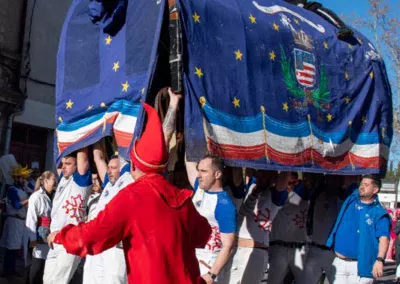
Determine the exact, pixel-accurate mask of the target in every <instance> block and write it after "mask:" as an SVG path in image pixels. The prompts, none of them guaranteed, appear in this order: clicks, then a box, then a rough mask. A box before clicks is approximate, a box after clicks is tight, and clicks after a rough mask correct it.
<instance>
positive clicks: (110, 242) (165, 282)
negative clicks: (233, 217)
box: [48, 104, 211, 284]
mask: <svg viewBox="0 0 400 284" xmlns="http://www.w3.org/2000/svg"><path fill="white" fill-rule="evenodd" d="M144 108H145V110H146V112H147V115H148V121H147V126H146V129H145V131H144V132H143V135H142V137H141V138H140V140H138V141H135V143H134V146H133V147H132V150H131V153H130V156H131V161H132V166H131V175H132V177H133V178H134V180H135V182H134V183H132V184H130V185H129V186H127V187H125V188H124V189H122V190H121V191H120V192H119V193H118V195H117V196H115V197H114V199H112V200H111V202H110V203H108V204H107V205H106V207H105V209H104V210H103V211H101V212H100V213H99V214H98V216H97V217H96V218H95V219H94V220H92V221H90V222H88V223H81V224H79V225H77V226H75V225H68V226H66V227H64V228H63V229H62V230H61V231H59V232H54V233H52V234H51V235H50V236H49V238H48V241H49V245H50V246H52V244H53V243H56V244H62V245H63V246H64V247H65V249H66V251H67V252H68V253H71V254H75V255H78V256H80V257H84V256H85V255H87V254H90V255H94V254H98V253H101V252H102V251H104V250H106V249H109V248H111V247H113V246H115V245H116V244H118V243H119V242H120V241H122V243H123V248H124V253H125V260H126V266H127V274H128V281H129V283H140V284H154V283H160V284H169V283H171V284H172V283H174V284H175V283H181V284H186V283H187V284H189V283H204V282H203V280H202V279H201V278H200V271H199V265H198V262H197V259H196V254H195V248H201V247H204V246H205V245H206V243H207V241H208V239H209V236H210V234H211V228H210V226H209V224H208V221H207V220H206V219H205V218H204V217H202V216H200V214H199V213H197V210H196V209H195V208H194V205H193V203H192V201H191V197H192V194H193V192H192V191H190V190H186V189H178V188H177V187H175V186H173V185H171V184H170V183H169V182H168V181H167V180H166V179H165V178H164V177H163V176H162V175H161V174H159V172H160V171H163V170H164V169H165V168H166V164H167V160H168V154H167V150H166V147H165V140H164V135H163V130H162V126H161V122H160V120H159V118H158V115H157V113H156V112H155V110H154V109H153V108H152V107H150V106H149V105H147V104H144Z"/></svg>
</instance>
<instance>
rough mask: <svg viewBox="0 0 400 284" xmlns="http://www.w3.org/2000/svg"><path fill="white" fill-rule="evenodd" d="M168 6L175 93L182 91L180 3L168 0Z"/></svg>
mask: <svg viewBox="0 0 400 284" xmlns="http://www.w3.org/2000/svg"><path fill="white" fill-rule="evenodd" d="M168 8H169V29H168V30H169V69H170V74H171V89H172V91H173V92H174V93H182V91H183V88H182V46H181V41H182V29H181V25H180V20H179V11H178V5H177V4H176V2H175V0H168Z"/></svg>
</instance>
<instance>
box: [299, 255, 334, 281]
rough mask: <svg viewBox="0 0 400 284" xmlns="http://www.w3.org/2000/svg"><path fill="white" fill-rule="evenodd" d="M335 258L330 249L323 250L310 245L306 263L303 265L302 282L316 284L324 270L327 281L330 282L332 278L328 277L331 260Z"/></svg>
mask: <svg viewBox="0 0 400 284" xmlns="http://www.w3.org/2000/svg"><path fill="white" fill-rule="evenodd" d="M334 258H335V253H334V252H333V251H330V250H323V249H320V248H317V247H310V249H309V251H308V253H307V258H306V263H305V265H304V274H303V281H302V283H303V284H316V283H317V282H318V280H319V278H320V277H321V275H322V272H325V274H326V276H327V277H328V280H329V283H332V280H333V279H330V276H331V275H332V273H331V270H332V262H333V259H334Z"/></svg>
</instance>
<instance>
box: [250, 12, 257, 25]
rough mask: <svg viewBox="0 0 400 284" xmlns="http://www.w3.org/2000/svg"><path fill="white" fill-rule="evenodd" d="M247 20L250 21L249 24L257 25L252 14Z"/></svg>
mask: <svg viewBox="0 0 400 284" xmlns="http://www.w3.org/2000/svg"><path fill="white" fill-rule="evenodd" d="M249 19H250V22H251V23H252V24H256V23H257V22H256V17H254V16H253V15H252V14H250V17H249Z"/></svg>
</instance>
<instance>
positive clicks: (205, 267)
mask: <svg viewBox="0 0 400 284" xmlns="http://www.w3.org/2000/svg"><path fill="white" fill-rule="evenodd" d="M217 256H218V253H213V252H211V251H209V250H206V249H196V257H197V260H198V261H199V268H200V275H204V274H207V272H208V271H210V267H212V266H213V265H214V262H215V260H216V259H217ZM228 263H229V262H228ZM228 263H227V265H228ZM227 265H225V267H224V268H223V269H222V271H221V272H220V274H219V275H218V277H217V279H216V280H215V281H214V283H218V284H225V283H227V282H226V280H225V274H226V272H227V269H226V267H227Z"/></svg>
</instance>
